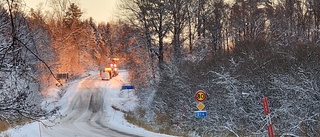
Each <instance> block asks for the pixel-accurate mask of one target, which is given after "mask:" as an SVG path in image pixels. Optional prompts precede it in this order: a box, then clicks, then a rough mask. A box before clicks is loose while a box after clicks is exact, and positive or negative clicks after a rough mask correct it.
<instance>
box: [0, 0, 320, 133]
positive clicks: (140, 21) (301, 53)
mask: <svg viewBox="0 0 320 137" xmlns="http://www.w3.org/2000/svg"><path fill="white" fill-rule="evenodd" d="M48 2H49V3H50V5H51V6H50V7H51V8H52V10H51V11H47V12H46V11H45V10H44V9H43V7H42V6H41V5H40V6H39V7H38V8H37V9H31V10H30V11H27V12H26V11H24V10H23V9H24V6H25V5H24V3H23V1H20V0H6V1H1V2H0V32H1V33H0V61H1V64H0V94H1V96H0V119H1V121H6V122H9V123H10V122H14V121H19V120H20V119H21V118H25V117H26V118H29V119H32V120H37V119H39V118H47V117H50V116H51V117H52V116H53V117H57V116H58V114H57V113H56V111H57V110H58V108H53V109H42V107H41V106H40V105H39V104H40V103H39V102H40V101H41V100H39V98H42V97H43V96H45V95H46V89H47V88H48V87H50V86H52V85H55V84H56V82H57V80H56V74H57V73H64V72H67V73H68V74H69V75H70V80H72V79H76V78H78V77H80V76H81V74H83V73H84V72H87V71H92V70H93V71H97V72H98V70H99V69H101V67H103V66H104V65H105V63H106V61H107V60H108V58H110V57H120V58H122V65H123V66H122V67H123V69H126V70H127V71H128V72H129V74H130V81H131V83H132V84H134V85H135V86H136V87H137V89H136V90H137V95H138V96H139V97H140V103H141V105H140V107H139V108H137V109H136V111H134V112H130V113H128V114H127V117H130V118H131V119H135V121H136V122H137V123H138V124H139V125H140V126H143V127H146V125H148V127H146V128H149V129H152V130H154V131H158V132H162V133H169V134H175V135H182V136H193V135H200V136H266V135H267V132H266V124H267V120H266V119H265V116H264V114H263V107H262V101H261V99H262V97H263V96H267V97H268V98H269V105H270V110H271V119H272V123H273V126H274V130H275V133H276V136H286V135H288V136H320V123H319V122H320V121H319V120H320V105H319V103H320V89H319V86H318V85H319V84H320V79H319V78H320V74H319V73H320V62H319V61H320V57H319V55H320V48H319V42H320V24H319V23H320V2H319V1H317V0H277V1H271V0H235V1H234V2H232V3H226V2H225V1H223V0H158V1H154V0H122V1H121V4H120V5H119V12H120V13H119V16H121V19H119V20H118V21H115V22H108V23H103V22H101V23H97V22H95V21H94V19H92V18H89V19H84V18H83V17H82V15H83V11H82V10H81V5H79V4H77V3H71V2H70V1H67V0H49V1H48ZM200 89H201V90H204V91H206V93H207V95H208V98H207V100H205V101H204V102H203V103H204V104H205V110H206V111H207V113H208V115H207V117H206V118H204V119H196V118H195V117H194V111H196V110H197V108H196V104H197V101H196V100H195V98H194V94H195V92H196V91H197V90H200ZM42 105H43V104H42ZM182 112H185V113H184V114H183V115H182ZM150 123H151V124H150Z"/></svg>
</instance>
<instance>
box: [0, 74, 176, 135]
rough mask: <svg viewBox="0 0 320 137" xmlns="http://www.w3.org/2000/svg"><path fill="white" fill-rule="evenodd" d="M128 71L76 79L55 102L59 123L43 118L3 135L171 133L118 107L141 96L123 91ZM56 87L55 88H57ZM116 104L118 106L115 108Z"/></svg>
mask: <svg viewBox="0 0 320 137" xmlns="http://www.w3.org/2000/svg"><path fill="white" fill-rule="evenodd" d="M127 77H128V73H127V72H126V71H121V72H120V73H119V75H118V76H117V77H115V78H113V79H111V80H109V81H101V80H100V78H99V76H98V74H96V73H95V72H94V73H91V75H90V76H88V77H86V78H83V79H79V80H75V81H73V82H71V83H69V84H68V85H67V86H68V87H67V92H66V93H65V94H64V96H63V97H62V98H61V99H59V100H58V101H56V102H55V103H54V106H61V110H60V112H61V113H62V114H63V116H64V117H63V118H62V119H59V120H57V121H56V124H55V125H53V123H50V122H49V121H42V122H44V123H45V124H48V125H53V126H52V127H51V128H46V127H44V126H43V125H42V124H40V123H39V122H33V123H30V124H26V125H24V126H21V127H17V128H14V129H9V130H8V131H6V132H3V133H0V136H5V135H8V136H9V137H58V136H59V137H62V136H65V137H71V136H73V137H75V136H76V137H87V136H94V137H99V136H101V137H121V136H124V137H131V136H136V137H140V136H142V137H171V136H169V135H164V134H158V133H153V132H149V131H146V130H145V129H143V128H140V127H137V126H135V125H132V124H130V123H128V122H127V121H126V120H125V119H124V113H123V112H121V111H118V109H121V110H124V111H129V110H132V109H134V108H135V107H136V106H137V101H138V98H137V97H136V96H135V94H134V93H133V92H134V91H132V90H123V91H121V90H120V89H121V86H122V85H124V84H126V79H127ZM53 91H54V90H53ZM56 98H57V94H56V93H53V94H52V95H51V96H49V97H48V98H47V100H46V101H51V102H53V101H55V99H56ZM114 108H116V109H114Z"/></svg>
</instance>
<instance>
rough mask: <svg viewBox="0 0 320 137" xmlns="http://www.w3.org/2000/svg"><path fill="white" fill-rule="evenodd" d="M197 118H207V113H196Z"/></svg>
mask: <svg viewBox="0 0 320 137" xmlns="http://www.w3.org/2000/svg"><path fill="white" fill-rule="evenodd" d="M194 115H195V116H196V118H205V117H206V116H207V111H194Z"/></svg>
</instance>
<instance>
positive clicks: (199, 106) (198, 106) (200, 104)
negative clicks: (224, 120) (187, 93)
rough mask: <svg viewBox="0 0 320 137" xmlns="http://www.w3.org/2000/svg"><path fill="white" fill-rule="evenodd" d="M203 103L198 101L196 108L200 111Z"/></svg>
mask: <svg viewBox="0 0 320 137" xmlns="http://www.w3.org/2000/svg"><path fill="white" fill-rule="evenodd" d="M204 107H205V105H204V104H203V103H201V102H199V103H198V105H197V108H198V109H199V110H200V111H201V110H202V109H204Z"/></svg>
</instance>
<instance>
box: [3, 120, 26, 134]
mask: <svg viewBox="0 0 320 137" xmlns="http://www.w3.org/2000/svg"><path fill="white" fill-rule="evenodd" d="M31 121H32V120H30V119H28V118H22V119H20V120H19V121H15V122H12V123H7V122H4V121H1V120H0V132H2V131H6V130H8V129H9V128H10V126H13V127H15V126H19V125H24V124H26V123H30V122H31Z"/></svg>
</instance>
